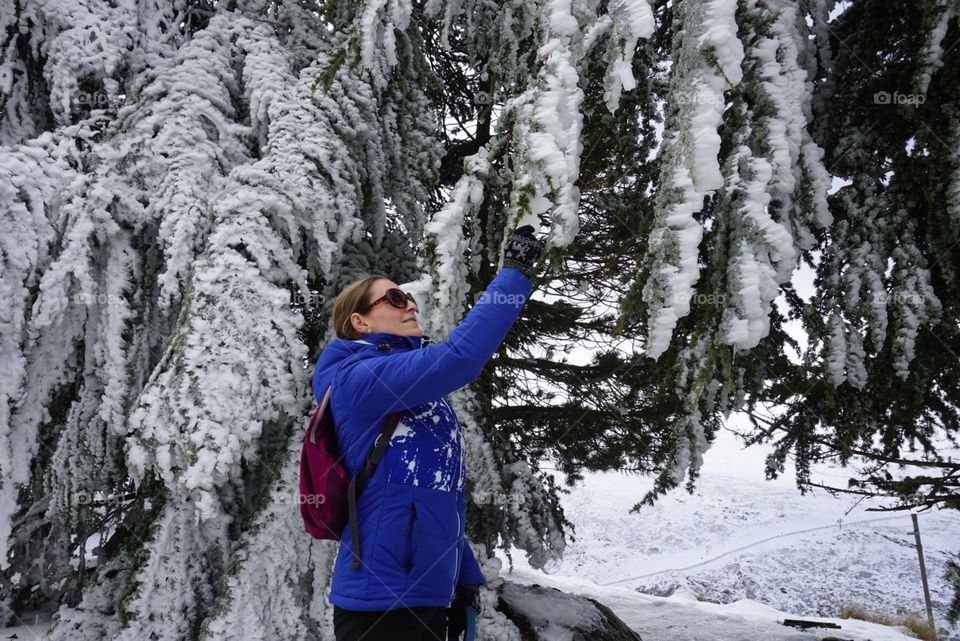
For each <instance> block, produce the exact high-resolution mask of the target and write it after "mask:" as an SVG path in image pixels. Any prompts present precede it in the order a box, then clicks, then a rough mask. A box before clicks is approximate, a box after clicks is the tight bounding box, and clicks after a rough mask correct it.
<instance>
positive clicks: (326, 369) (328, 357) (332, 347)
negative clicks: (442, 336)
mask: <svg viewBox="0 0 960 641" xmlns="http://www.w3.org/2000/svg"><path fill="white" fill-rule="evenodd" d="M431 342H432V341H431V340H430V337H429V336H398V335H397V334H387V333H386V332H377V333H375V334H367V335H365V336H362V337H361V338H355V339H352V340H348V339H345V338H335V339H333V340H332V341H330V342H329V343H327V346H326V347H324V348H323V351H322V352H320V356H319V357H318V358H317V364H316V365H315V366H314V370H313V396H314V398H315V399H316V400H317V402H318V403H319V402H320V401H321V400H322V399H323V393H324V392H325V391H326V389H327V387H329V386H330V382H331V381H332V380H333V375H334V373H335V372H336V371H337V368H338V367H340V365H342V364H343V362H344V361H345V360H346V359H347V358H350V357H351V356H354V355H358V354H363V353H364V352H369V355H370V356H374V355H376V354H382V353H389V352H394V351H404V352H405V351H408V350H411V349H420V348H421V347H426V346H427V345H429V344H430V343H431Z"/></svg>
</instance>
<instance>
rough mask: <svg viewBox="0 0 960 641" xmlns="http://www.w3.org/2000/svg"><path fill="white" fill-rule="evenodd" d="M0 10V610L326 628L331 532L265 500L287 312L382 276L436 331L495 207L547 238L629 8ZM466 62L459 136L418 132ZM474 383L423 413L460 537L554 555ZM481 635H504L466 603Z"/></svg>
mask: <svg viewBox="0 0 960 641" xmlns="http://www.w3.org/2000/svg"><path fill="white" fill-rule="evenodd" d="M0 7H2V8H0V22H2V24H3V25H4V27H5V32H4V33H5V40H4V41H3V49H2V58H0V79H2V83H0V100H2V102H0V106H2V107H3V110H2V119H0V144H2V145H4V146H3V147H2V157H0V179H2V182H0V190H2V192H3V194H4V198H3V201H2V204H0V215H2V218H3V221H4V228H5V231H6V230H10V232H11V233H9V234H5V235H4V237H3V242H4V246H3V247H4V252H3V261H4V262H3V264H2V271H0V282H2V283H3V288H4V291H5V292H7V294H8V299H9V300H10V301H11V303H10V307H9V310H10V312H9V313H8V314H6V315H4V317H3V320H2V322H3V323H4V327H3V342H2V349H3V354H2V358H3V364H4V369H5V372H6V371H9V372H10V374H9V375H7V374H6V373H5V375H4V379H3V383H2V388H0V389H2V393H3V395H4V399H3V403H2V405H0V407H2V408H3V409H2V410H0V411H2V414H0V417H2V419H3V423H2V424H0V452H2V454H0V496H2V500H0V509H2V512H0V545H2V547H3V550H4V552H5V554H4V555H3V563H4V567H3V572H2V573H0V581H2V583H0V587H2V596H3V599H4V607H5V608H6V610H5V612H4V614H5V617H6V618H8V619H10V618H12V617H13V616H16V615H18V614H19V613H22V612H25V611H27V610H37V609H40V610H44V609H53V608H58V609H57V612H56V623H55V626H54V628H53V630H52V632H51V637H52V638H57V639H59V638H64V639H67V638H69V639H106V638H110V639H124V638H133V637H134V636H137V637H140V636H144V635H146V636H149V637H151V638H155V639H188V638H189V639H192V638H211V639H213V638H224V639H226V638H233V636H235V633H236V629H237V626H238V625H242V627H243V633H244V637H245V638H246V637H250V638H265V639H267V638H330V637H331V630H330V626H329V617H330V612H329V609H328V608H327V607H325V603H326V602H325V599H324V595H325V591H326V588H327V582H328V580H329V566H330V563H331V561H332V558H333V552H334V549H333V547H332V546H331V545H329V544H320V543H316V542H312V541H311V540H310V539H309V537H307V536H306V535H305V534H304V533H303V531H302V529H301V527H300V523H299V514H298V505H297V498H298V497H297V495H296V493H295V491H294V490H295V487H296V483H295V477H296V470H297V467H296V463H297V461H298V458H299V443H300V439H301V436H302V433H301V429H302V421H303V418H304V416H305V414H306V413H307V409H308V407H309V403H310V398H309V390H308V387H309V386H308V385H307V384H306V382H307V380H308V378H309V370H308V369H305V368H304V367H303V364H304V362H305V361H306V362H309V360H310V357H311V356H312V355H313V353H315V350H316V348H317V347H321V346H322V345H312V344H311V345H306V344H304V342H303V341H302V340H301V337H302V336H303V335H304V334H303V333H302V332H300V331H298V330H300V326H301V324H302V320H303V319H302V317H301V316H300V315H299V313H298V312H303V311H307V310H308V311H310V313H311V314H314V315H319V316H320V317H321V318H323V317H324V316H326V315H328V314H329V308H330V303H331V302H332V300H333V297H334V295H335V294H336V293H337V292H338V291H339V290H340V289H341V288H342V287H343V285H345V284H346V283H347V282H350V281H351V280H353V279H355V278H357V277H358V276H361V275H363V274H366V273H371V272H386V273H389V274H391V275H392V276H393V277H394V278H395V279H396V280H398V281H412V284H411V287H412V288H416V289H418V290H419V291H420V292H422V293H423V294H424V296H423V297H422V300H424V301H425V305H424V307H425V309H424V317H425V325H426V327H427V330H428V333H430V334H432V335H434V336H436V337H442V336H443V335H445V334H446V333H447V332H448V331H449V330H450V329H451V328H452V327H454V326H455V325H456V323H457V322H458V321H459V319H460V318H461V317H462V315H463V313H464V312H465V310H466V308H467V305H468V304H469V303H470V301H471V299H472V297H473V295H474V294H476V293H477V292H478V291H479V289H480V288H481V287H482V286H483V285H484V284H485V283H483V282H482V280H483V279H484V278H486V277H487V276H489V274H490V273H491V272H492V270H494V269H495V268H496V266H497V263H498V261H499V248H500V242H501V240H502V238H503V237H504V236H505V234H506V232H508V231H509V230H510V229H512V228H513V227H515V226H516V225H517V223H518V221H519V220H520V219H523V218H524V217H526V218H527V219H529V220H536V217H537V215H538V214H544V224H545V225H546V226H547V228H549V229H550V230H551V233H550V237H551V239H552V240H551V244H552V246H553V248H554V252H555V253H561V254H562V252H563V248H564V247H566V246H568V245H569V244H570V243H571V242H572V240H573V238H574V236H575V234H576V232H577V228H578V222H579V221H578V217H577V212H578V201H579V190H578V189H577V187H576V181H577V180H578V178H579V171H580V170H579V167H580V156H581V153H582V149H583V144H582V140H581V138H582V136H583V132H582V128H581V126H580V124H579V123H581V122H582V120H583V112H582V108H583V97H584V90H583V86H582V85H587V84H588V82H589V81H588V80H586V79H584V78H583V77H582V75H581V74H582V71H583V68H584V66H585V64H586V62H585V61H586V60H589V61H590V64H591V65H592V67H591V69H592V71H591V73H593V74H595V75H597V76H598V77H599V78H602V80H601V82H602V86H603V94H602V108H603V109H604V110H607V111H608V112H609V111H614V112H615V111H616V109H617V107H618V104H619V100H620V98H621V97H622V96H624V95H626V94H627V93H628V92H629V91H630V90H632V89H633V88H634V86H635V84H636V80H635V78H634V77H633V74H632V71H631V69H632V68H633V64H632V63H633V55H634V50H635V48H636V46H637V43H638V41H639V40H640V39H642V38H646V37H648V36H650V35H651V33H652V32H653V19H652V13H651V10H650V7H649V6H648V4H647V2H646V0H623V1H621V2H617V3H615V4H613V5H612V6H610V7H609V8H608V7H607V6H606V5H605V4H603V3H600V2H597V1H585V2H575V3H570V2H562V1H558V0H550V1H526V2H514V3H506V6H505V7H498V8H494V7H492V6H490V5H487V4H485V3H476V4H468V3H449V4H445V3H442V2H431V3H427V4H419V3H409V2H394V3H385V2H376V1H371V2H367V3H362V4H353V3H330V4H329V5H324V4H322V3H315V4H314V3H303V2H297V1H294V0H289V1H277V2H264V1H258V0H247V1H241V2H233V3H208V2H202V1H198V2H187V1H183V0H177V1H171V2H140V1H131V2H121V3H116V4H115V5H114V4H101V5H95V4H94V5H90V6H87V5H86V4H80V5H74V4H73V3H65V2H54V1H50V0H32V1H24V2H18V3H12V4H11V3H4V4H3V5H0ZM504 11H506V12H508V13H509V14H510V15H512V16H513V18H514V19H513V20H512V21H504V20H503V19H502V18H503V12H504ZM464 19H466V20H467V22H466V26H464V24H463V20H464ZM450 59H453V60H456V61H457V62H456V64H454V65H453V66H448V67H446V68H443V67H441V66H439V64H438V63H442V62H443V61H444V60H450ZM464 60H466V62H467V64H460V63H462V62H463V61H464ZM478 78H482V80H479V82H483V83H484V86H485V87H486V88H487V98H486V100H484V101H481V100H474V101H473V108H474V109H476V110H477V111H482V112H483V113H482V116H481V117H479V118H477V117H476V116H477V114H476V113H471V114H467V115H471V116H473V117H474V118H473V120H474V122H475V123H476V124H475V125H472V126H471V125H469V124H467V129H463V130H462V131H463V133H465V134H467V135H468V137H469V136H473V137H474V140H475V141H476V140H478V138H479V137H481V136H482V137H483V138H484V140H483V141H482V142H481V143H479V144H475V145H473V149H468V148H467V147H465V146H464V145H463V140H455V139H453V138H452V137H450V135H449V134H450V131H449V130H448V126H447V125H448V117H449V116H450V115H454V116H462V115H464V114H462V113H458V112H457V110H458V109H461V106H460V103H459V102H458V99H459V98H462V94H458V91H460V90H461V89H462V87H463V86H464V85H469V84H470V83H475V82H478ZM471 97H472V98H475V96H471ZM451 112H453V113H452V114H451ZM471 129H472V130H471ZM481 129H483V131H481ZM466 151H469V153H466ZM458 157H459V159H460V161H461V162H462V167H461V168H458V167H457V166H456V164H457V163H456V159H457V158H458ZM451 165H453V167H452V169H451ZM441 174H443V176H441ZM548 210H549V211H550V212H551V213H550V215H549V216H547V215H546V213H547V211H548ZM480 230H482V233H481V232H480ZM465 257H466V258H467V260H464V258H465ZM331 336H332V334H331V333H330V332H328V333H327V334H326V336H325V337H324V338H326V339H329V338H330V337H331ZM528 340H530V341H535V340H536V339H535V337H529V338H528ZM477 391H478V390H464V391H463V392H462V393H460V394H458V395H457V396H456V398H455V399H454V400H455V403H456V404H457V407H458V413H459V414H460V416H461V419H462V421H463V422H464V427H465V430H466V435H467V443H468V458H469V460H468V465H469V466H470V469H471V480H472V488H471V489H472V490H473V504H474V505H472V506H471V511H472V514H474V520H473V522H472V523H473V524H472V526H471V537H472V539H473V540H474V541H475V542H477V543H478V544H480V545H481V546H482V547H484V548H486V551H487V552H488V553H489V552H492V550H493V548H494V547H495V546H496V545H498V544H499V545H502V546H506V547H510V546H513V545H516V546H519V547H520V548H522V549H524V550H525V551H526V553H527V554H528V556H529V557H530V559H531V561H532V562H533V563H534V564H536V565H542V564H543V563H544V562H545V561H547V560H548V559H549V558H551V557H554V556H556V555H558V554H559V553H560V552H561V551H562V549H563V544H564V539H563V531H562V529H561V526H562V524H563V519H562V514H561V513H560V511H559V508H558V506H557V502H556V494H555V489H554V488H553V487H552V486H551V485H550V484H549V483H548V482H546V480H545V479H544V477H542V476H541V475H538V474H536V473H535V471H534V469H533V468H532V467H531V465H530V463H529V462H528V461H527V460H525V458H524V456H523V454H524V453H523V452H522V451H521V450H517V449H515V448H513V447H511V446H510V445H509V443H506V442H505V441H503V440H502V439H501V440H497V439H496V438H495V435H494V434H493V433H492V429H493V427H492V424H491V423H489V422H488V421H486V420H485V419H484V418H483V417H484V416H485V413H486V409H487V408H489V407H490V405H491V402H492V399H489V398H485V397H483V395H482V394H481V395H478V394H477ZM496 496H506V497H508V498H507V500H505V501H492V502H487V501H484V500H483V498H477V497H496ZM480 556H481V557H482V558H483V557H484V555H482V554H481V555H480ZM487 556H489V554H488V555H487ZM486 565H487V569H488V572H489V574H490V576H491V579H493V578H494V577H495V575H496V573H497V572H496V569H497V567H498V564H497V562H496V561H488V562H487V563H486ZM488 598H490V599H492V600H494V601H495V596H493V595H492V594H491V595H488ZM484 630H485V632H484V634H486V635H487V636H488V638H504V639H509V638H516V631H515V630H514V629H513V628H512V626H511V625H509V624H508V623H507V622H506V620H505V618H504V617H503V616H502V615H499V614H498V613H496V611H495V609H494V608H492V607H491V608H490V609H489V612H488V617H487V618H486V620H485V625H484Z"/></svg>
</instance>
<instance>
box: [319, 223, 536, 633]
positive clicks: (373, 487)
mask: <svg viewBox="0 0 960 641" xmlns="http://www.w3.org/2000/svg"><path fill="white" fill-rule="evenodd" d="M542 249H543V247H542V244H541V243H540V241H538V240H537V239H535V238H534V236H533V228H532V227H530V226H529V225H528V226H524V227H522V228H520V229H518V230H517V231H516V233H515V234H514V235H513V236H511V237H510V239H508V241H507V243H506V245H505V246H504V268H503V269H502V270H501V271H500V273H498V274H497V276H496V277H495V278H494V279H493V281H492V282H491V283H490V285H489V286H488V287H487V290H486V291H485V292H484V295H483V296H481V297H480V299H479V300H478V301H477V304H476V305H474V307H473V309H471V310H470V313H468V314H467V316H466V318H464V320H463V322H462V323H461V324H460V326H459V327H457V328H456V329H455V330H453V331H452V332H451V333H450V336H449V338H448V339H447V340H446V341H445V342H443V343H437V344H430V341H429V339H428V338H427V337H425V336H423V333H422V331H421V329H420V326H419V324H418V322H417V316H416V314H417V311H418V309H417V305H416V303H415V302H414V300H413V297H412V296H410V295H409V294H405V293H404V292H402V291H401V290H400V289H399V288H398V287H397V285H396V284H395V283H393V282H392V281H391V280H389V279H388V278H386V277H385V276H379V275H375V276H370V277H367V278H364V279H361V280H359V281H356V282H354V283H352V284H351V285H349V286H348V287H347V288H346V289H344V291H343V292H341V293H340V295H339V296H338V297H337V300H336V301H335V302H334V306H333V324H334V328H335V330H336V333H337V336H338V338H337V339H335V340H333V341H331V342H330V344H329V345H327V347H326V348H325V349H324V350H323V353H322V354H321V355H320V358H319V359H318V360H317V365H316V369H315V370H314V374H313V392H314V395H315V396H316V397H317V399H318V401H319V400H320V399H322V398H323V395H324V393H325V391H326V389H327V388H328V387H330V409H331V412H332V414H333V420H334V424H335V426H336V434H337V440H338V442H339V445H340V451H341V453H342V454H343V461H344V464H345V466H346V468H347V471H348V472H349V473H350V474H351V476H352V475H355V474H356V473H357V471H358V470H359V469H360V467H361V465H362V464H363V462H364V461H365V459H366V457H367V454H368V453H369V452H370V450H371V448H372V447H373V443H374V440H375V439H376V437H377V435H378V434H379V433H380V430H381V428H382V427H383V425H384V422H385V420H386V418H387V416H389V415H391V414H393V413H395V412H400V413H401V415H400V422H399V423H398V424H397V427H396V429H395V431H394V433H393V436H392V438H391V439H390V441H389V446H388V447H387V449H386V451H385V453H384V455H383V458H382V460H381V461H380V463H379V465H378V466H377V468H376V470H375V472H374V473H373V475H372V476H371V477H370V479H369V480H368V481H367V483H366V485H365V487H364V489H363V490H362V494H361V495H360V496H359V497H358V499H357V525H358V528H357V532H358V536H357V538H358V540H359V547H358V549H359V559H358V562H354V561H355V560H354V553H353V551H352V548H353V540H352V536H351V532H350V528H349V527H348V528H346V530H345V532H344V534H343V537H342V539H341V541H340V549H339V552H338V554H337V559H336V563H335V565H334V570H333V580H332V586H331V590H330V602H331V603H333V604H334V614H333V621H334V633H335V636H336V639H337V641H359V639H361V638H362V639H363V640H364V641H378V640H384V639H389V640H390V641H399V640H402V641H417V640H420V639H423V640H425V641H426V640H434V639H436V640H438V641H444V640H445V639H446V638H447V616H448V613H447V608H448V607H450V606H451V602H452V601H453V607H451V610H450V617H451V625H450V628H451V635H452V636H451V638H457V637H458V636H459V629H457V628H459V625H457V624H455V623H454V621H453V618H454V617H455V616H457V615H459V614H460V613H461V609H462V607H464V606H465V605H466V603H471V604H472V603H475V602H476V601H477V596H478V590H479V586H480V585H482V584H483V583H484V581H485V579H484V576H483V572H482V571H481V570H480V566H479V565H478V564H477V561H476V559H475V558H474V555H473V552H472V551H471V549H470V546H469V545H468V544H467V541H466V538H465V537H464V514H465V506H466V500H465V493H464V489H465V470H464V463H463V436H462V434H461V430H460V425H459V423H458V422H457V417H456V415H455V414H454V411H453V409H452V408H451V407H450V405H449V404H448V403H447V401H446V400H445V398H444V396H445V395H447V394H449V393H450V392H453V391H455V390H457V389H459V388H461V387H463V386H464V385H467V384H468V383H470V382H471V381H473V380H474V379H475V378H476V377H477V375H478V374H479V373H480V370H481V369H482V368H483V366H484V365H485V364H486V362H487V361H488V360H489V359H490V357H491V356H492V355H493V353H494V352H495V351H496V350H497V348H498V347H499V346H500V344H501V343H502V342H503V339H504V338H505V337H506V335H507V332H508V331H509V330H510V327H511V326H512V325H513V322H514V321H515V320H516V318H517V316H518V315H519V313H520V309H521V308H522V307H523V305H524V303H525V302H526V299H527V297H528V296H529V294H530V291H531V283H530V281H529V279H528V277H529V275H530V273H531V272H532V270H533V268H534V265H535V264H536V262H537V259H538V258H539V256H540V254H541V253H542Z"/></svg>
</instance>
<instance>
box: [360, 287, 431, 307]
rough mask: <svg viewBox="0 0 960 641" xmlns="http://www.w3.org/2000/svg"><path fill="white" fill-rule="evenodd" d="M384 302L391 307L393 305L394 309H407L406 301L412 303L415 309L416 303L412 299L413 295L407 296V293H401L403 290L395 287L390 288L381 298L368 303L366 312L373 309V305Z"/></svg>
mask: <svg viewBox="0 0 960 641" xmlns="http://www.w3.org/2000/svg"><path fill="white" fill-rule="evenodd" d="M384 301H386V302H388V303H390V304H391V305H393V306H394V307H396V308H397V309H406V308H407V301H409V302H411V303H413V306H414V307H417V301H415V300H414V299H413V294H409V293H407V292H405V291H403V290H400V289H397V288H396V287H393V288H391V289H388V290H387V291H386V292H385V293H384V294H383V296H381V297H380V298H378V299H377V300H375V301H373V302H372V303H370V304H369V305H367V311H370V310H371V309H373V307H374V306H375V305H379V304H380V303H382V302H384ZM417 309H418V310H419V308H417Z"/></svg>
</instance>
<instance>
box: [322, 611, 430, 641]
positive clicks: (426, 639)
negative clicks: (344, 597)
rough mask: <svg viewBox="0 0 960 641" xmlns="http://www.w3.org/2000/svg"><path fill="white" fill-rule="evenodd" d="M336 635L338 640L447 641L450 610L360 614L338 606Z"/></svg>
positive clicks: (334, 615) (334, 632)
mask: <svg viewBox="0 0 960 641" xmlns="http://www.w3.org/2000/svg"><path fill="white" fill-rule="evenodd" d="M333 634H334V636H335V637H336V639H337V641H446V639H447V609H446V608H441V607H419V608H409V609H408V608H401V609H398V610H389V611H386V612H383V611H381V612H359V611H357V610H344V609H343V608H341V607H340V606H338V605H335V606H333Z"/></svg>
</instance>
